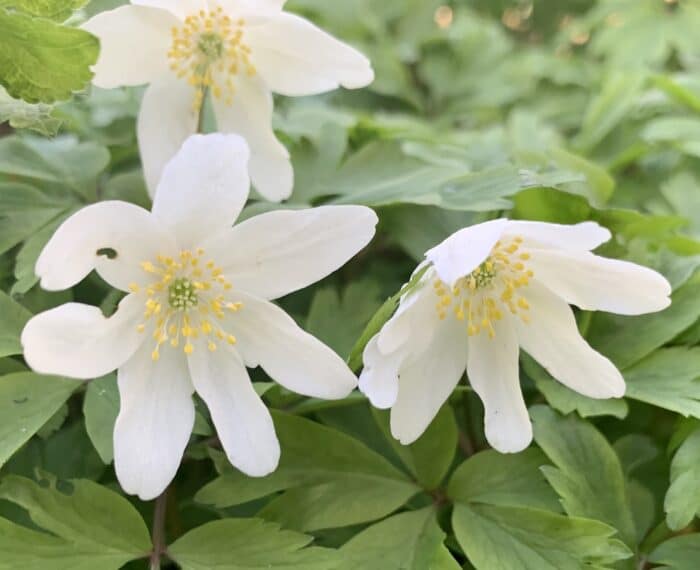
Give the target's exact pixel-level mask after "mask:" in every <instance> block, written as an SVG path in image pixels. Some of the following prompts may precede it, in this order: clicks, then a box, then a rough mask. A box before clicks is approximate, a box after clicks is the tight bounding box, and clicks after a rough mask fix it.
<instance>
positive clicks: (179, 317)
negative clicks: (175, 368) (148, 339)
mask: <svg viewBox="0 0 700 570" xmlns="http://www.w3.org/2000/svg"><path fill="white" fill-rule="evenodd" d="M203 256H204V250H203V249H198V250H196V251H195V252H191V251H189V250H185V251H181V252H180V255H179V256H178V257H177V258H172V257H168V256H162V255H159V256H158V257H157V258H156V261H155V262H151V261H144V262H143V263H141V268H142V269H143V270H144V271H145V272H146V273H147V274H148V275H149V276H152V278H153V281H152V282H150V283H149V284H147V285H145V286H143V287H142V286H140V285H139V284H137V283H132V284H131V285H129V289H130V290H131V291H132V293H134V294H143V295H144V297H145V300H144V306H145V311H144V314H143V318H144V322H143V323H141V324H140V325H138V327H137V330H138V332H140V333H143V332H145V330H146V328H147V327H149V328H152V329H153V339H154V341H155V343H156V345H155V348H154V350H153V352H152V354H151V356H152V358H153V360H158V359H159V358H160V349H161V346H163V345H165V344H166V343H167V344H169V345H170V346H171V347H173V348H177V347H179V346H180V345H181V344H182V345H183V351H184V353H185V354H187V355H190V354H192V353H193V352H194V350H195V345H194V343H195V342H196V341H197V340H198V339H200V338H201V339H202V340H203V341H204V342H206V343H207V348H208V349H209V350H210V351H212V352H214V351H215V350H216V349H217V343H218V342H220V341H223V342H227V343H228V344H236V337H235V336H233V335H232V334H231V333H229V332H227V331H226V330H225V329H224V328H223V326H221V321H223V320H224V318H225V317H226V313H227V311H228V312H231V313H235V312H237V311H240V310H241V309H242V308H243V303H240V302H233V301H231V300H230V298H229V297H230V291H231V290H232V289H233V286H232V285H231V283H230V282H229V281H228V280H227V279H226V278H225V277H224V276H223V271H222V269H221V268H220V267H217V266H216V264H215V263H214V262H213V261H211V260H210V261H206V262H205V261H204V260H203Z"/></svg>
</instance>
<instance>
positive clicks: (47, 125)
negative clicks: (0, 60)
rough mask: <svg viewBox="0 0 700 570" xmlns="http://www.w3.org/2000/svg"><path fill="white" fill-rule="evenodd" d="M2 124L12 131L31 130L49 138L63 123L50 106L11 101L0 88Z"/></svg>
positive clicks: (18, 100)
mask: <svg viewBox="0 0 700 570" xmlns="http://www.w3.org/2000/svg"><path fill="white" fill-rule="evenodd" d="M4 122H8V123H9V124H10V126H11V127H12V128H13V129H31V130H33V131H36V132H37V133H39V134H41V135H44V136H46V137H49V136H54V135H55V134H56V133H57V132H58V129H59V128H60V126H61V124H62V122H63V121H62V120H61V119H60V118H58V117H57V116H56V115H55V114H54V108H53V107H52V106H51V105H46V104H44V103H36V104H32V103H27V102H25V101H22V100H21V99H13V98H12V97H10V96H9V94H8V93H7V91H5V89H4V88H3V87H0V123H4Z"/></svg>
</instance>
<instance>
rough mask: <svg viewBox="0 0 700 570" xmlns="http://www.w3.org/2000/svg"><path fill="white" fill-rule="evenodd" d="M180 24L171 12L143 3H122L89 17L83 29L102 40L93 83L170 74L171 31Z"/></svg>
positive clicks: (116, 83) (148, 79)
mask: <svg viewBox="0 0 700 570" xmlns="http://www.w3.org/2000/svg"><path fill="white" fill-rule="evenodd" d="M179 23H180V22H179V21H178V20H177V18H175V17H174V16H173V15H172V14H170V13H169V12H166V11H164V10H158V9H154V8H145V7H141V6H121V7H119V8H117V9H115V10H109V11H107V12H102V13H100V14H98V15H97V16H95V17H93V18H91V19H89V20H88V21H87V22H85V24H83V26H82V28H83V29H85V30H87V31H88V32H90V33H91V34H93V35H95V36H97V37H98V38H99V39H100V56H99V59H98V60H97V63H96V64H95V65H94V66H93V68H92V69H93V71H94V72H95V76H94V77H93V79H92V82H93V83H94V84H95V85H97V86H98V87H103V88H105V89H111V88H113V87H122V86H125V85H143V84H144V83H150V82H151V81H153V80H155V79H157V78H159V77H162V76H164V75H167V74H170V73H171V72H170V69H169V66H170V62H169V61H168V55H167V54H168V50H169V49H170V45H171V43H172V36H171V35H170V30H171V28H172V27H173V26H177V25H178V24H179ZM135 38H138V40H137V41H135Z"/></svg>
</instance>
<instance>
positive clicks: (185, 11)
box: [131, 0, 208, 20]
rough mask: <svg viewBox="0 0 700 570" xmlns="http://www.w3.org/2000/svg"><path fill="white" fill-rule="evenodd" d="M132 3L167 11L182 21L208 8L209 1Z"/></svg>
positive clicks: (143, 0) (135, 0) (148, 0)
mask: <svg viewBox="0 0 700 570" xmlns="http://www.w3.org/2000/svg"><path fill="white" fill-rule="evenodd" d="M131 3H132V4H134V5H136V6H152V7H153V8H160V9H162V10H167V11H168V12H170V13H171V14H174V15H175V16H177V17H178V18H179V19H180V20H184V19H185V18H186V17H187V16H191V15H192V14H196V13H197V12H199V11H200V10H206V9H207V8H208V6H207V0H131Z"/></svg>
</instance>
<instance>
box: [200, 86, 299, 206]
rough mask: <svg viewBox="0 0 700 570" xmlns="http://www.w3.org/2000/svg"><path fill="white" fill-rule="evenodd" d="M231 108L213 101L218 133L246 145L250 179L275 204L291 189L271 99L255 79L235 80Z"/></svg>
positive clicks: (290, 173) (291, 179)
mask: <svg viewBox="0 0 700 570" xmlns="http://www.w3.org/2000/svg"><path fill="white" fill-rule="evenodd" d="M234 83H235V88H236V94H235V95H234V98H233V102H232V103H231V104H228V103H226V102H225V101H224V100H223V99H214V110H215V111H216V119H217V123H218V127H219V131H222V132H226V133H237V134H239V135H241V136H243V137H244V138H245V139H246V140H247V141H248V144H249V145H250V152H251V158H250V164H249V170H250V177H251V179H252V181H253V185H254V186H255V189H256V190H257V191H258V192H260V194H262V196H263V197H264V198H266V199H267V200H270V201H272V202H279V201H281V200H284V199H285V198H288V197H289V196H290V195H291V193H292V187H293V186H294V172H293V170H292V164H291V162H290V160H289V152H288V151H287V149H286V148H285V146H284V145H283V144H282V143H281V142H279V141H278V140H277V137H276V136H275V133H274V131H273V130H272V95H271V94H270V91H269V89H268V88H267V87H266V86H265V84H264V83H263V82H262V81H261V80H260V79H259V78H257V77H252V78H248V77H242V76H238V78H237V79H236V80H235V82H234Z"/></svg>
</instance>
